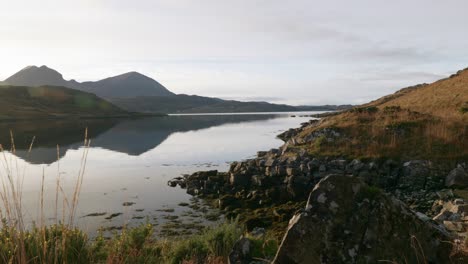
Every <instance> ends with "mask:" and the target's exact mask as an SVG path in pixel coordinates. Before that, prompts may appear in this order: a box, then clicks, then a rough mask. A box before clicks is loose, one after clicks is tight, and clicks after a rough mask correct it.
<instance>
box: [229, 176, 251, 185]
mask: <svg viewBox="0 0 468 264" xmlns="http://www.w3.org/2000/svg"><path fill="white" fill-rule="evenodd" d="M251 178H252V175H250V174H248V173H231V176H230V178H229V182H230V183H231V185H234V186H240V187H245V186H248V185H249V184H250V180H251Z"/></svg>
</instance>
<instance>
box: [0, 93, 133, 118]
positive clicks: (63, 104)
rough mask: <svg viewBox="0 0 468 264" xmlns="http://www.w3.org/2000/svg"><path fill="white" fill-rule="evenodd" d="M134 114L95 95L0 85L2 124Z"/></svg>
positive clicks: (0, 115) (0, 116)
mask: <svg viewBox="0 0 468 264" xmlns="http://www.w3.org/2000/svg"><path fill="white" fill-rule="evenodd" d="M131 115H132V114H130V113H128V112H126V111H124V110H122V109H120V108H118V107H117V106H115V105H113V104H111V103H109V102H107V101H105V100H103V99H100V98H99V97H97V96H96V95H94V94H90V93H85V92H81V91H77V90H73V89H69V88H65V87H57V86H41V87H26V86H0V121H2V120H19V119H46V118H49V119H50V118H69V117H77V118H97V117H120V116H131Z"/></svg>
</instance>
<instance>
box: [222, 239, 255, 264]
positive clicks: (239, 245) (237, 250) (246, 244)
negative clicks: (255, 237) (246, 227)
mask: <svg viewBox="0 0 468 264" xmlns="http://www.w3.org/2000/svg"><path fill="white" fill-rule="evenodd" d="M251 246H252V242H251V241H250V240H249V239H248V238H245V237H243V238H241V239H239V240H238V241H237V242H236V243H235V244H234V247H233V249H232V251H231V253H229V257H228V263H229V264H250V262H251V260H252V258H251V256H250V250H251Z"/></svg>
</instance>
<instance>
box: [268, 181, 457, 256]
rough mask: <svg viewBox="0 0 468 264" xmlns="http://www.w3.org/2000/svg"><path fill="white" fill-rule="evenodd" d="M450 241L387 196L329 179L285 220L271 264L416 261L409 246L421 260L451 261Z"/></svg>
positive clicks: (360, 183) (356, 183) (359, 184)
mask: <svg viewBox="0 0 468 264" xmlns="http://www.w3.org/2000/svg"><path fill="white" fill-rule="evenodd" d="M426 220H427V219H426ZM452 240H453V237H451V236H450V234H449V233H447V232H445V231H444V230H443V229H441V228H440V227H438V226H437V225H435V224H434V223H432V221H423V220H421V219H420V218H419V217H418V216H417V215H416V214H415V213H413V212H412V211H411V210H410V209H409V208H408V207H407V206H406V205H405V204H403V203H402V202H401V201H399V200H397V199H396V198H394V197H392V196H390V195H389V194H386V193H384V192H383V191H380V190H379V189H377V188H375V187H370V186H368V185H367V184H365V183H364V182H363V181H362V180H360V179H358V178H356V177H349V176H343V175H329V176H327V177H325V178H324V179H322V180H321V181H320V182H319V183H318V184H317V185H316V186H315V187H314V189H313V191H312V192H311V193H310V195H309V199H308V201H307V205H306V208H305V210H304V211H302V212H301V213H299V214H296V215H295V216H294V217H293V218H292V219H291V220H290V223H289V227H288V229H287V232H286V234H285V236H284V238H283V241H282V243H281V246H280V248H279V250H278V252H277V255H276V257H275V260H274V261H273V263H276V264H283V263H288V264H295V263H297V264H299V263H378V262H380V261H382V260H388V261H392V262H395V263H418V259H417V257H418V256H417V255H416V254H415V253H414V249H413V246H414V243H417V245H418V248H421V250H422V252H421V254H424V256H425V257H426V261H425V262H427V263H451V259H450V256H451V253H452V245H451V244H450V243H446V241H452ZM419 261H420V259H419Z"/></svg>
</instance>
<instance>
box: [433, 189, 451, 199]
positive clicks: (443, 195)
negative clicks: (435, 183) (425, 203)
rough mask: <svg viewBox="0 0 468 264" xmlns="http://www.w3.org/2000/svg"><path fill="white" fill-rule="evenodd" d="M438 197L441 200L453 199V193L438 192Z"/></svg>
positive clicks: (448, 190)
mask: <svg viewBox="0 0 468 264" xmlns="http://www.w3.org/2000/svg"><path fill="white" fill-rule="evenodd" d="M436 194H437V196H438V197H439V199H441V200H447V199H451V198H453V192H452V190H450V189H444V190H440V191H438V192H436Z"/></svg>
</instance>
